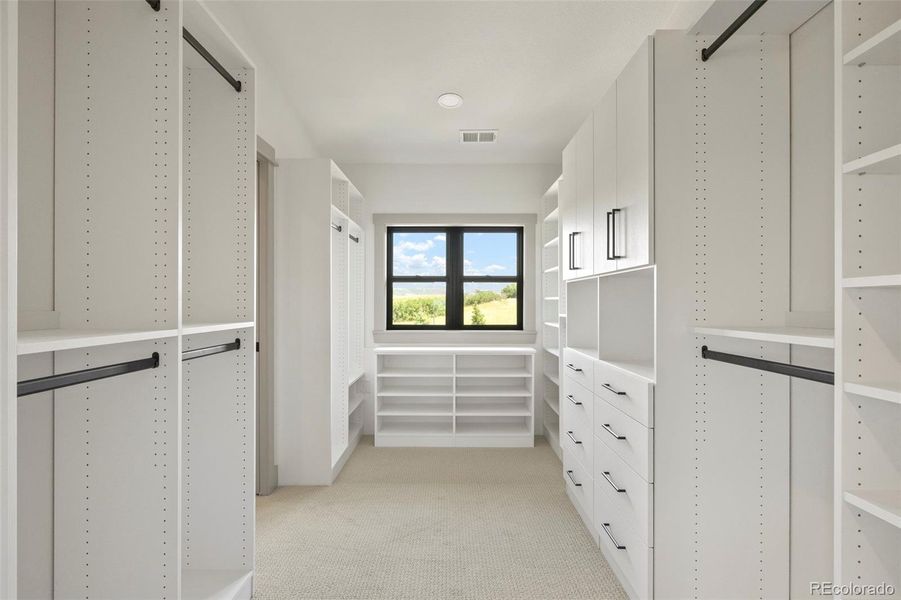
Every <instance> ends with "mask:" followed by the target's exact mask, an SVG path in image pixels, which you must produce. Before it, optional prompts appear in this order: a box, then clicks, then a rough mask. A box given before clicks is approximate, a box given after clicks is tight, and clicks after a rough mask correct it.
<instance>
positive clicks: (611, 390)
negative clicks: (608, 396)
mask: <svg viewBox="0 0 901 600" xmlns="http://www.w3.org/2000/svg"><path fill="white" fill-rule="evenodd" d="M601 387H602V388H604V389H605V390H608V391H610V392H613V393H614V394H616V395H617V396H625V395H626V392H620V391H619V390H615V389H613V387H612V386H611V385H610V384H609V383H602V384H601Z"/></svg>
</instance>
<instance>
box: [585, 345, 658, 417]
mask: <svg viewBox="0 0 901 600" xmlns="http://www.w3.org/2000/svg"><path fill="white" fill-rule="evenodd" d="M594 393H595V394H597V395H598V396H600V397H601V398H603V399H604V400H606V401H607V402H608V403H610V404H612V405H613V406H615V407H616V408H618V409H620V410H621V411H623V412H624V413H626V414H627V415H629V416H630V417H632V418H633V419H635V420H636V421H638V422H639V423H641V424H643V425H645V426H646V427H653V426H654V384H653V383H651V382H650V381H648V380H647V379H644V378H642V377H638V376H637V375H633V374H632V373H629V372H628V371H623V370H622V369H619V368H617V367H614V366H612V365H609V364H607V363H605V362H603V361H598V362H597V363H595V365H594Z"/></svg>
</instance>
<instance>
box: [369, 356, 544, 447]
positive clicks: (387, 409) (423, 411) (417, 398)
mask: <svg viewBox="0 0 901 600" xmlns="http://www.w3.org/2000/svg"><path fill="white" fill-rule="evenodd" d="M375 355H376V369H375V371H376V383H375V396H376V398H375V400H376V402H375V445H376V446H463V447H479V446H481V447H522V446H532V445H533V444H534V442H535V439H534V427H535V419H534V411H535V394H534V372H535V371H534V369H535V349H534V348H529V347H501V346H498V347H494V346H491V347H489V346H483V347H463V346H448V347H438V346H415V347H402V346H383V347H379V348H376V350H375Z"/></svg>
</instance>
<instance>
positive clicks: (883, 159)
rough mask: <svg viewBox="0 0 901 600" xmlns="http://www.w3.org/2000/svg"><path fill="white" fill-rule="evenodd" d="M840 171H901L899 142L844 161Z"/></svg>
mask: <svg viewBox="0 0 901 600" xmlns="http://www.w3.org/2000/svg"><path fill="white" fill-rule="evenodd" d="M842 171H843V172H844V173H845V174H846V175H854V174H862V173H875V174H877V175H897V174H899V173H901V144H895V145H894V146H890V147H888V148H884V149H882V150H879V151H877V152H873V153H872V154H867V155H866V156H862V157H860V158H858V159H856V160H852V161H849V162H846V163H845V164H844V165H843V167H842Z"/></svg>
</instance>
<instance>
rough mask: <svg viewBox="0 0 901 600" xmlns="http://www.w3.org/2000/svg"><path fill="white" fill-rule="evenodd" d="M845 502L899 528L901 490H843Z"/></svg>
mask: <svg viewBox="0 0 901 600" xmlns="http://www.w3.org/2000/svg"><path fill="white" fill-rule="evenodd" d="M844 497H845V502H847V503H848V504H851V505H852V506H856V507H857V508H859V509H860V510H862V511H864V512H867V513H869V514H871V515H873V516H874V517H876V518H877V519H882V520H883V521H885V522H886V523H888V524H890V525H893V526H895V527H897V528H899V529H901V490H857V491H854V492H845V494H844Z"/></svg>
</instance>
